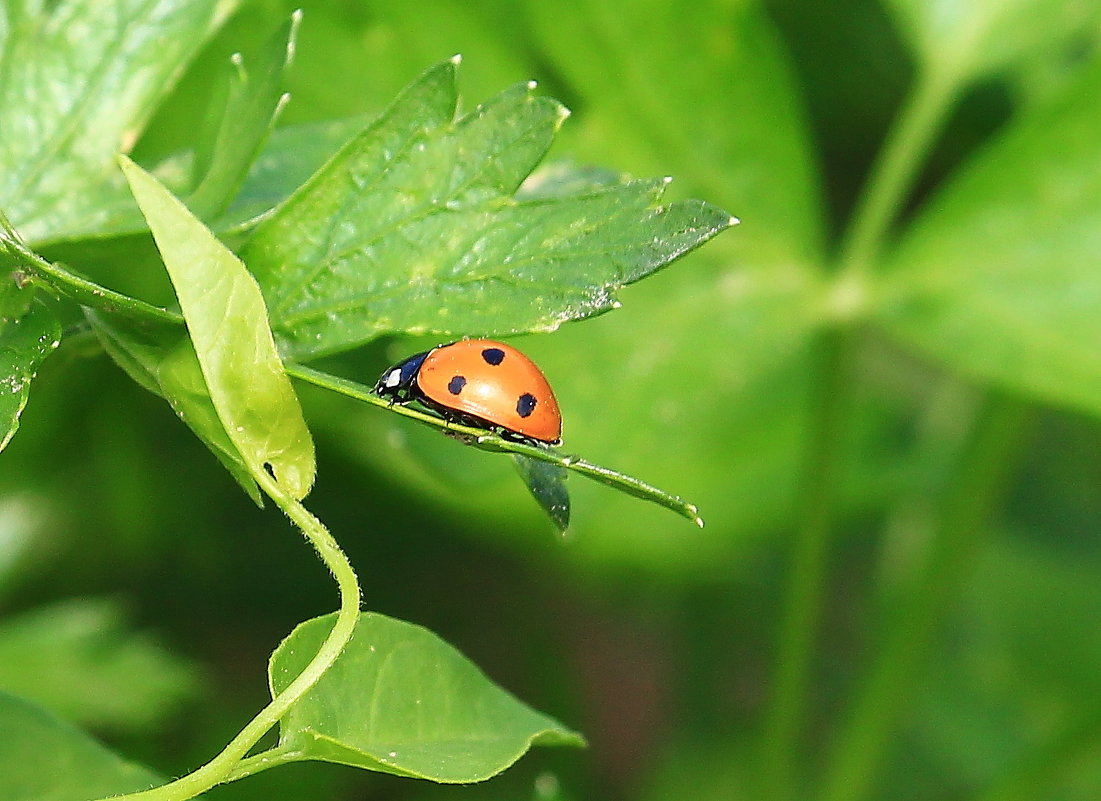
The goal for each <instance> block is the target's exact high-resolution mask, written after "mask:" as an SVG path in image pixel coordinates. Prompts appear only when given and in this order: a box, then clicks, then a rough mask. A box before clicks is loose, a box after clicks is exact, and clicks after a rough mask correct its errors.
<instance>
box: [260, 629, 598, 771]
mask: <svg viewBox="0 0 1101 801" xmlns="http://www.w3.org/2000/svg"><path fill="white" fill-rule="evenodd" d="M333 619H334V615H327V616H325V617H320V618H315V619H313V620H309V621H307V622H305V623H303V624H301V625H300V626H298V627H297V628H296V629H295V630H294V631H293V632H291V634H290V636H289V637H287V639H286V640H284V641H283V642H282V643H281V644H280V646H279V648H277V649H276V651H275V653H274V654H272V657H271V665H270V667H269V677H270V682H271V691H272V695H273V696H274V695H277V694H278V693H279V692H281V691H282V690H283V689H284V688H285V687H286V686H287V685H288V684H289V683H290V682H291V681H293V680H294V678H295V677H296V676H298V674H299V673H300V672H301V671H302V669H303V668H304V667H305V665H306V663H307V662H308V661H309V660H310V658H311V657H312V656H313V654H314V653H316V652H317V649H318V647H319V646H320V644H321V642H322V640H323V639H324V638H325V635H326V634H328V632H329V630H330V628H331V627H332V625H333ZM583 744H584V740H583V739H582V738H581V736H580V735H578V734H576V733H575V732H572V731H570V730H569V729H566V728H565V727H563V726H562V725H561V724H560V723H558V722H557V721H555V720H553V719H552V718H549V717H547V716H546V715H543V714H540V713H539V712H536V711H535V710H533V709H531V708H530V707H528V706H526V705H525V704H523V703H521V702H520V701H518V700H517V699H516V698H514V697H513V696H512V695H510V694H509V693H507V692H505V691H504V690H502V689H501V688H500V687H498V686H497V685H495V684H493V683H492V682H491V681H490V680H489V679H487V678H486V677H485V675H484V674H483V673H482V672H481V671H480V670H478V668H477V667H475V666H474V665H473V664H472V663H471V662H469V661H468V660H467V659H466V658H465V657H463V656H462V654H460V653H459V652H458V651H456V650H455V649H454V648H452V647H451V646H450V645H448V644H447V643H445V642H443V641H442V640H440V639H439V638H438V637H436V635H434V634H433V633H432V632H430V631H428V630H427V629H424V628H421V627H420V626H415V625H412V624H410V623H404V622H402V621H400V620H394V619H393V618H388V617H384V616H383V615H378V614H373V613H365V614H363V615H361V616H360V618H359V622H358V623H357V625H356V632H355V634H354V635H353V637H352V640H351V641H350V642H349V643H348V647H347V648H346V649H345V650H344V652H343V653H342V654H341V655H340V658H339V659H337V661H336V662H335V663H334V664H333V666H332V667H331V668H330V669H329V671H328V672H327V673H326V674H325V675H324V676H322V678H321V680H320V681H318V683H317V684H316V685H315V686H314V687H313V689H311V690H310V691H309V693H307V694H306V695H305V696H304V697H303V698H302V700H300V701H299V702H298V703H297V704H295V706H294V707H292V708H291V711H290V713H289V714H288V715H287V716H286V717H285V718H283V720H282V722H281V723H280V730H279V747H278V748H277V749H276V751H277V752H280V753H282V754H283V755H284V758H285V759H286V760H287V761H296V760H307V759H313V760H322V761H326V762H339V763H342V764H346V765H353V766H355V767H360V768H365V769H367V770H376V771H382V772H384V773H393V774H397V775H399V776H415V777H418V778H423V779H431V780H432V781H436V782H448V783H452V782H458V783H466V782H476V781H482V780H484V779H488V778H490V777H491V776H494V775H496V774H498V773H500V772H501V771H503V770H505V769H506V768H507V767H509V766H510V765H512V764H513V763H514V762H515V761H516V760H518V759H519V758H520V757H521V756H523V755H524V753H525V752H526V751H527V750H528V749H529V748H530V747H531V746H532V745H583Z"/></svg>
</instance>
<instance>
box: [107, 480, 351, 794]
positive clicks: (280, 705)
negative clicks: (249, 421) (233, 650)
mask: <svg viewBox="0 0 1101 801" xmlns="http://www.w3.org/2000/svg"><path fill="white" fill-rule="evenodd" d="M253 477H254V478H255V479H256V481H257V483H259V484H260V486H261V487H262V488H263V489H264V491H265V492H267V493H268V495H270V496H271V498H272V499H273V500H275V502H276V503H277V504H278V505H279V507H280V508H281V509H283V511H284V512H286V514H287V516H288V517H290V519H291V520H292V521H294V523H295V524H296V525H297V526H298V527H299V528H300V529H301V530H302V533H303V534H305V535H306V539H308V540H309V542H310V544H311V545H313V547H314V548H315V549H316V550H317V553H318V555H320V556H321V558H322V560H323V561H324V562H325V564H326V565H327V566H328V568H329V570H331V571H332V573H333V576H334V577H335V578H336V581H337V584H338V585H339V587H340V611H339V613H338V614H337V619H336V624H335V625H334V626H333V629H332V631H331V632H330V633H329V636H328V637H326V638H325V642H323V643H322V644H321V647H320V648H319V649H318V651H317V654H316V655H315V656H314V658H313V660H311V662H310V663H309V664H308V665H307V666H306V668H305V669H304V670H303V671H302V672H301V673H300V674H299V675H298V676H297V678H295V680H294V681H293V682H291V683H290V685H288V686H287V688H286V689H285V690H283V692H281V693H279V694H278V695H277V696H275V698H273V699H272V701H271V703H270V704H268V705H267V706H266V707H264V709H262V710H261V711H260V713H259V714H257V716H256V717H255V718H253V719H252V720H251V721H250V722H249V723H248V725H247V726H245V728H243V729H242V730H241V732H240V733H239V734H238V735H237V736H236V737H234V738H233V740H232V741H230V743H229V744H228V745H227V746H226V747H225V748H224V749H223V750H222V752H221V753H219V754H218V755H217V756H216V757H214V758H213V759H212V760H210V762H208V763H206V764H205V765H203V766H202V767H201V768H199V769H198V770H196V771H194V772H192V773H189V774H188V775H186V776H184V777H182V778H179V779H176V780H175V781H173V782H169V783H168V784H165V785H162V786H160V787H154V788H153V789H151V790H144V791H141V792H137V793H130V794H128V795H121V796H112V798H114V799H115V801H186V799H189V798H194V797H195V796H197V795H199V794H201V793H204V792H206V791H207V790H209V789H210V788H212V787H214V786H216V785H218V784H221V783H222V782H225V781H227V780H229V779H230V778H235V777H237V776H238V775H247V774H245V773H239V772H238V771H239V769H240V767H241V765H242V761H243V760H245V759H246V755H247V754H248V752H249V750H250V749H252V747H253V746H255V745H256V743H257V742H259V740H260V738H261V737H263V736H264V735H265V734H266V733H267V732H268V731H269V730H270V729H271V728H272V727H273V726H275V724H276V723H278V722H279V720H280V719H281V718H282V717H283V716H284V715H285V714H287V712H288V711H289V710H290V708H291V707H292V706H293V705H294V704H295V703H296V702H297V701H298V700H299V699H300V698H301V697H302V696H303V695H305V694H306V692H307V691H309V689H310V688H311V687H313V685H314V684H316V683H317V681H318V680H319V679H320V678H321V676H322V674H324V673H325V671H326V670H328V669H329V667H330V666H331V665H332V664H333V662H335V661H336V658H337V657H338V656H340V653H341V651H343V650H344V647H345V646H346V645H347V644H348V641H349V640H350V639H351V637H352V633H353V631H354V629H355V625H356V621H357V620H358V619H359V605H360V593H359V582H358V581H357V580H356V575H355V571H354V570H353V569H352V565H351V563H350V562H349V561H348V558H347V557H346V556H345V555H344V552H343V551H342V550H341V549H340V546H339V545H338V544H337V543H336V540H334V539H333V537H332V535H331V534H330V533H329V532H328V530H327V529H326V528H325V526H324V525H322V523H321V521H320V520H318V519H317V518H316V517H314V516H313V515H312V514H310V512H309V511H308V510H307V509H306V508H305V507H304V506H303V505H302V504H300V503H299V502H298V501H296V500H295V499H294V498H292V497H291V496H290V495H288V494H287V493H286V491H285V490H283V488H282V487H281V486H280V485H279V484H278V483H277V482H276V481H275V479H273V478H272V477H271V476H270V475H268V473H267V472H265V471H263V470H260V471H257V473H256V475H254V476H253ZM257 756H258V757H260V756H263V755H257ZM250 764H251V765H252V766H253V768H254V770H253V771H251V772H255V768H256V767H257V765H258V764H259V763H250ZM100 801H106V799H101V800H100Z"/></svg>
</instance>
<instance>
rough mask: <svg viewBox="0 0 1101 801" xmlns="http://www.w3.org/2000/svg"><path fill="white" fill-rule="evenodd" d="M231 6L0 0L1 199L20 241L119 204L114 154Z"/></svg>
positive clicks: (173, 0)
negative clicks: (6, 0)
mask: <svg viewBox="0 0 1101 801" xmlns="http://www.w3.org/2000/svg"><path fill="white" fill-rule="evenodd" d="M44 5H45V7H44ZM231 6H232V3H229V2H225V0H118V1H117V2H109V3H88V2H82V0H66V1H63V2H58V3H51V4H41V3H19V2H13V3H4V4H2V5H0V30H3V32H4V35H3V37H2V39H0V47H2V51H0V130H2V131H3V132H4V134H3V136H0V209H3V210H4V211H5V212H6V213H7V215H8V217H9V218H10V219H11V221H12V223H13V224H14V225H15V226H16V227H17V228H18V229H19V230H20V231H21V232H22V234H23V236H24V237H25V238H26V239H27V240H28V241H30V242H32V243H34V242H40V241H42V240H46V239H51V240H52V239H58V238H62V237H64V236H67V235H75V234H77V233H78V232H82V231H85V232H86V231H95V230H97V229H98V227H99V225H100V224H101V223H102V222H103V221H104V220H107V219H110V218H111V217H112V216H114V215H115V214H116V213H117V212H118V210H119V208H120V207H123V206H126V205H129V198H128V197H127V196H126V190H125V185H124V184H123V182H122V181H121V180H120V179H119V175H118V169H117V166H116V164H115V155H116V154H117V153H118V152H120V151H122V152H125V151H128V150H129V149H130V147H131V146H132V145H133V143H134V142H135V141H136V139H137V137H138V135H139V134H140V133H141V130H142V127H143V125H144V124H145V121H146V120H147V118H148V117H149V116H150V114H151V113H152V111H153V109H154V106H155V103H156V101H157V100H158V99H159V98H160V97H161V96H163V95H164V93H165V92H166V91H167V90H168V89H169V88H170V87H171V85H172V81H173V79H174V77H175V76H176V75H177V74H178V73H179V72H180V70H181V68H182V67H183V65H184V64H186V63H187V62H188V61H189V60H190V59H191V58H192V56H193V55H194V54H195V53H196V51H197V50H198V49H199V47H200V46H201V45H202V44H203V42H204V40H205V39H206V37H207V35H208V34H209V33H210V32H211V31H212V30H213V29H214V28H215V27H216V26H217V25H218V24H220V22H221V20H222V18H223V17H224V15H225V14H226V12H227V11H228V9H229V8H230V7H231ZM47 9H48V10H47Z"/></svg>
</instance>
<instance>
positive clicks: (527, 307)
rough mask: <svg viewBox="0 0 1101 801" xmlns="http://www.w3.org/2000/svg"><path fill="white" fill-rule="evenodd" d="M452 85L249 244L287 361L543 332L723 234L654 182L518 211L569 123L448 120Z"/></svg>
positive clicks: (431, 87)
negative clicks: (365, 347) (365, 348)
mask: <svg viewBox="0 0 1101 801" xmlns="http://www.w3.org/2000/svg"><path fill="white" fill-rule="evenodd" d="M455 69H456V63H455V62H454V61H451V62H446V63H444V64H442V65H439V66H437V67H435V68H433V69H431V70H429V71H428V72H427V73H425V75H423V76H422V77H421V78H420V79H419V80H418V81H417V82H415V83H414V84H413V85H412V86H410V87H409V88H408V89H407V90H405V92H403V93H402V95H401V96H400V97H399V98H398V100H397V101H396V102H395V103H394V105H393V106H391V107H390V109H389V110H388V111H386V112H385V113H384V114H383V115H382V116H381V117H380V118H379V119H378V120H377V121H376V122H375V123H374V124H373V125H372V126H371V127H369V128H368V129H367V130H366V131H364V132H363V133H362V134H360V135H359V136H358V137H356V138H355V139H353V140H352V141H351V142H350V143H349V144H348V145H347V146H346V147H345V148H344V149H343V150H342V151H341V152H340V153H339V154H337V156H336V157H335V158H334V159H332V160H331V161H330V162H329V163H328V164H327V165H326V166H325V167H323V168H322V169H321V170H320V171H319V172H318V173H316V174H315V176H314V177H313V178H312V179H311V180H310V181H309V182H308V183H307V184H306V185H305V186H304V187H303V189H302V190H301V191H299V192H298V193H296V194H295V195H294V196H293V197H292V198H291V199H290V200H289V201H288V202H287V203H286V204H284V205H283V206H281V207H280V208H279V209H278V210H277V211H276V212H275V213H274V214H273V215H272V216H271V217H270V218H269V219H267V220H266V221H264V222H263V223H261V225H260V226H259V227H258V228H257V229H256V231H255V233H254V234H253V236H252V238H251V239H250V240H249V241H248V242H247V243H246V244H245V246H244V249H243V251H242V258H243V259H244V260H245V261H246V262H247V263H248V264H249V266H250V268H251V269H252V270H253V271H254V273H255V274H256V277H257V280H258V281H259V282H260V284H261V286H263V287H264V290H265V295H266V297H267V298H268V299H269V302H270V306H271V317H272V325H273V329H274V330H275V333H276V335H277V336H278V337H279V340H280V344H281V349H282V350H283V352H284V353H285V354H287V355H291V356H294V357H296V358H300V359H302V358H308V357H310V356H316V355H318V354H322V353H330V352H334V351H338V350H344V349H348V348H351V347H354V346H355V345H357V344H360V343H362V342H364V341H367V340H368V339H371V338H372V337H375V336H378V335H379V334H382V333H388V332H417V333H425V332H434V333H440V334H447V333H471V332H476V333H480V334H485V335H502V334H508V333H518V332H523V331H532V330H551V329H554V328H556V327H557V326H558V325H560V324H561V323H562V322H565V321H566V320H570V319H576V318H579V317H585V316H589V315H592V314H598V313H600V312H602V311H605V310H607V309H610V308H612V307H613V306H614V304H615V297H614V292H615V290H616V289H618V288H619V287H621V286H623V285H625V284H628V283H631V282H633V281H636V280H638V279H639V278H641V277H643V276H645V275H647V274H649V273H651V272H653V271H655V270H657V269H659V268H660V267H662V266H664V265H665V264H667V263H668V262H669V261H671V260H672V259H674V258H676V257H677V256H679V255H681V254H683V253H685V252H687V251H688V250H690V249H692V248H693V247H695V246H697V245H698V244H700V243H701V242H703V241H705V240H706V239H708V238H710V237H711V236H713V235H714V234H715V233H717V232H718V231H720V230H722V229H723V228H725V227H727V226H728V225H729V224H730V219H729V216H728V215H727V214H726V213H725V212H723V211H721V210H719V209H717V208H715V207H713V206H709V205H707V204H704V203H699V202H682V203H674V204H662V203H661V196H662V194H663V192H664V188H665V182H664V181H638V182H626V183H622V184H620V185H618V186H615V187H611V188H608V189H605V190H602V191H599V192H594V193H591V194H586V195H576V196H569V197H561V198H541V199H534V200H530V201H525V200H517V199H515V198H514V197H513V194H514V193H515V192H516V190H517V188H518V187H519V186H520V184H521V183H522V182H523V180H524V179H525V178H526V177H527V176H528V175H529V173H530V172H531V171H532V169H533V168H534V167H535V165H536V164H537V163H538V162H539V160H540V159H542V157H543V155H544V154H545V152H546V150H547V148H549V147H550V144H551V141H552V139H553V138H554V135H555V132H556V131H557V130H558V127H559V125H560V124H561V122H562V120H563V119H564V117H565V114H564V110H563V109H562V107H561V106H560V105H559V104H558V103H556V102H555V101H553V100H550V99H548V98H543V97H539V96H536V95H534V94H533V93H532V87H531V86H530V85H520V86H517V87H514V88H512V89H509V90H506V91H505V92H503V93H501V94H500V95H498V96H497V97H495V98H493V99H492V100H490V101H489V102H488V103H486V104H485V105H483V106H479V107H478V108H477V109H475V110H474V111H472V112H471V113H470V114H468V115H466V116H464V117H462V118H460V119H458V120H455V119H454V114H455V105H456V90H455Z"/></svg>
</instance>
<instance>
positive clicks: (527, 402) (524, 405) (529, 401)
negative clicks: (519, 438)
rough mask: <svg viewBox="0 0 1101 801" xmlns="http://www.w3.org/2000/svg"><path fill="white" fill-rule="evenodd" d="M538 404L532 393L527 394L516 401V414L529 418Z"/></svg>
mask: <svg viewBox="0 0 1101 801" xmlns="http://www.w3.org/2000/svg"><path fill="white" fill-rule="evenodd" d="M536 403H537V401H536V400H535V396H534V395H532V394H531V393H530V392H525V393H524V394H523V395H521V396H520V398H519V399H518V400H517V401H516V413H517V414H518V415H520V416H521V417H528V416H530V415H531V413H532V412H534V411H535V405H536Z"/></svg>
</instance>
